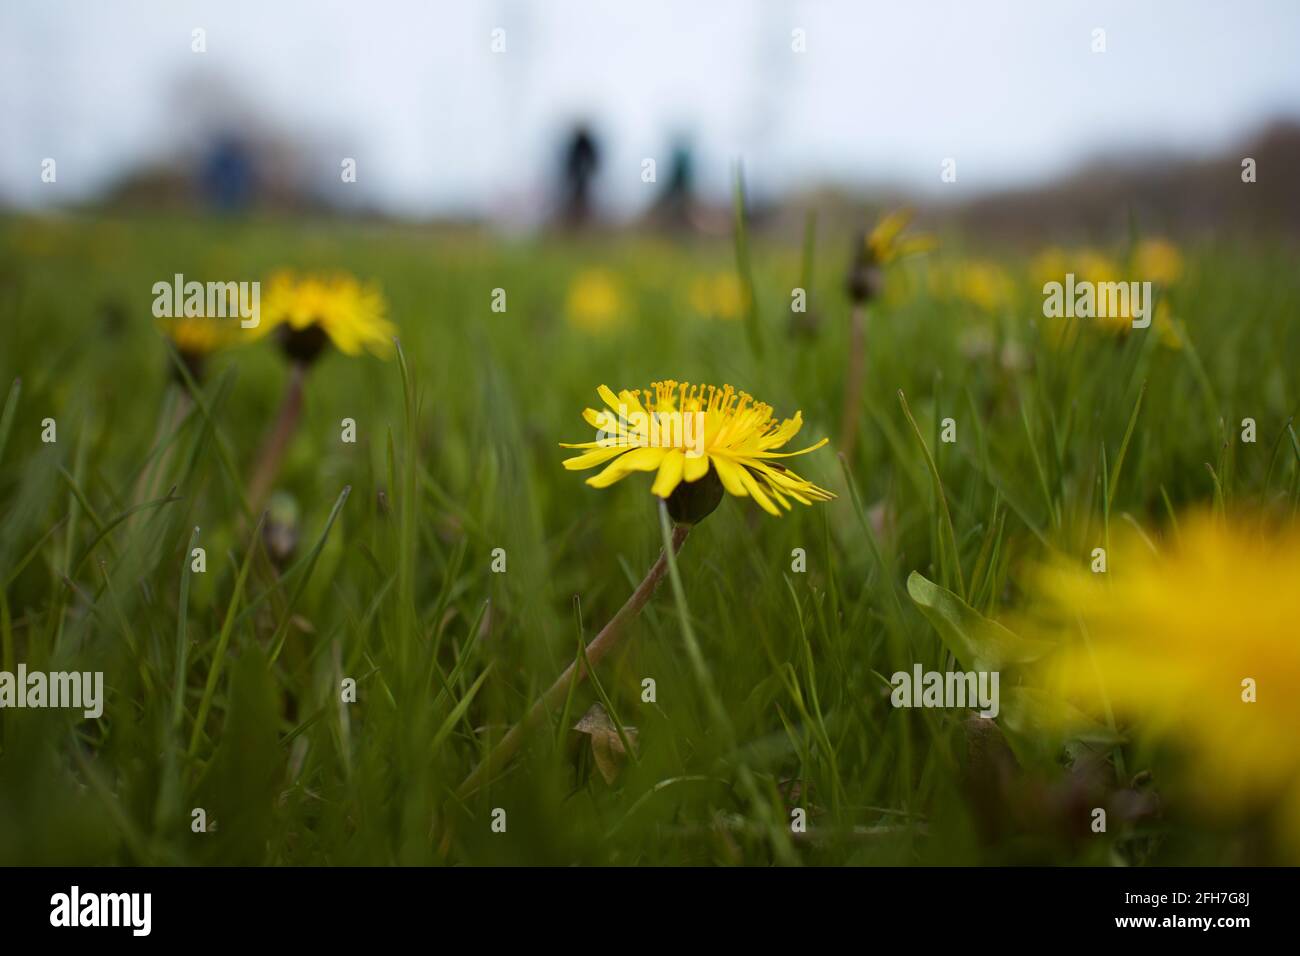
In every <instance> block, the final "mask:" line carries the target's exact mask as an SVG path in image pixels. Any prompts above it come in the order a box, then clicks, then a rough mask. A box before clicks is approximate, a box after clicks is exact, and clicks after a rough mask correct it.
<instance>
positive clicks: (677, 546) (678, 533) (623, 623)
mask: <svg viewBox="0 0 1300 956" xmlns="http://www.w3.org/2000/svg"><path fill="white" fill-rule="evenodd" d="M689 533H690V528H689V527H688V526H686V525H676V526H674V528H673V532H672V540H671V543H672V551H673V554H674V555H676V554H677V552H679V551H681V549H682V545H683V544H684V543H685V542H686V536H687V534H689ZM667 571H668V552H667V550H666V549H665V550H663V551H660V553H659V559H658V560H657V561H655V563H654V566H653V567H651V568H650V570H649V572H647V573H646V576H645V579H644V580H643V581H642V582H641V583H640V584H639V585H638V586H637V589H636V590H635V591H633V592H632V596H631V597H629V598H628V599H627V603H626V604H624V605H623V606H622V607H621V608H620V609H619V611H618V613H617V614H615V615H614V616H613V617H612V618H610V620H609V623H608V624H606V625H605V627H604V628H603V629H602V630H601V632H600V633H599V634H597V635H596V636H595V637H594V638H592V641H591V643H590V644H588V645H587V650H586V654H585V657H586V664H587V666H586V667H580V666H579V664H580V661H579V660H577V659H575V660H574V661H573V663H571V664H570V665H569V666H568V667H567V668H565V671H564V673H563V674H561V675H560V676H559V677H558V678H557V679H556V681H555V683H554V684H552V685H551V687H550V689H549V690H547V691H546V693H544V694H543V695H542V696H541V697H539V698H538V699H537V701H536V702H535V703H534V704H533V706H532V707H531V708H529V710H528V713H527V714H526V715H525V716H524V718H523V719H522V720H520V721H519V723H517V724H515V725H514V726H513V727H511V728H510V730H508V731H507V732H506V735H505V736H504V737H502V738H501V739H500V740H499V741H498V742H497V744H496V746H495V747H493V748H492V750H491V751H490V752H489V753H488V755H487V756H486V757H484V758H483V761H482V762H481V763H480V764H479V765H478V767H476V768H475V770H474V772H473V773H471V774H470V775H469V776H468V777H467V778H466V779H465V782H464V783H462V784H461V785H460V787H459V789H457V791H456V795H457V796H458V797H460V798H462V799H464V798H465V797H468V796H469V795H470V794H472V793H473V792H474V791H475V790H477V789H478V788H479V787H481V786H482V785H483V784H484V782H486V780H487V779H488V778H489V777H490V776H491V775H492V774H493V773H495V772H496V771H497V770H499V769H501V768H502V767H504V766H505V764H506V763H507V762H508V761H509V760H510V758H511V757H513V756H514V754H515V751H517V750H518V749H519V745H520V744H521V743H522V742H523V739H524V736H525V734H527V733H528V731H529V730H531V729H532V728H533V727H534V726H535V725H536V724H537V723H538V722H539V721H540V720H541V719H542V718H543V717H544V716H545V715H546V714H547V713H548V712H549V711H553V710H555V709H556V708H557V707H558V706H559V705H560V704H561V703H562V702H563V700H564V698H565V697H566V696H567V694H568V693H569V688H570V687H576V686H577V685H578V684H579V683H581V681H582V679H583V678H584V677H586V676H587V669H588V668H589V667H595V666H596V665H597V664H599V663H600V662H601V660H602V659H604V657H605V656H606V655H607V654H609V653H610V651H612V650H614V648H616V647H618V646H619V644H621V643H622V641H623V638H624V636H625V635H626V633H627V625H628V624H630V623H631V622H632V621H633V620H634V619H635V618H636V616H637V615H638V614H640V613H641V609H642V608H643V607H645V606H646V604H647V603H648V602H649V601H650V598H651V597H652V596H653V595H654V593H655V590H656V589H657V588H658V587H659V583H660V582H661V581H662V580H663V577H664V574H665V573H666V572H667Z"/></svg>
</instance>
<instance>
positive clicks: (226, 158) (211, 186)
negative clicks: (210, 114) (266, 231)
mask: <svg viewBox="0 0 1300 956" xmlns="http://www.w3.org/2000/svg"><path fill="white" fill-rule="evenodd" d="M255 185H256V184H255V177H254V170H253V155H252V151H251V150H250V149H249V148H248V147H247V146H246V145H245V144H244V142H243V141H242V140H241V139H239V137H237V136H233V135H231V134H228V133H226V134H221V135H219V136H217V137H216V138H215V139H214V140H213V142H212V144H211V145H210V146H209V147H208V150H207V153H206V155H205V156H204V157H203V161H202V168H201V170H200V186H201V189H202V192H203V198H204V199H205V200H206V201H207V202H208V203H210V204H211V205H213V206H215V207H216V208H217V209H219V210H221V211H223V212H239V211H241V210H244V209H246V208H248V206H249V205H250V204H251V203H252V201H253V191H254V187H255Z"/></svg>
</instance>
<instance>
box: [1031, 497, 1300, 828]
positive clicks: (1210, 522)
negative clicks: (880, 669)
mask: <svg viewBox="0 0 1300 956" xmlns="http://www.w3.org/2000/svg"><path fill="white" fill-rule="evenodd" d="M1296 581H1300V531H1297V529H1295V528H1294V527H1292V528H1290V529H1288V530H1285V531H1277V530H1269V529H1268V528H1266V527H1265V526H1263V525H1259V524H1252V523H1249V522H1246V521H1243V520H1241V519H1237V520H1235V521H1231V522H1225V521H1223V520H1215V519H1214V518H1212V517H1210V516H1205V515H1202V516H1196V517H1194V518H1193V519H1191V520H1190V521H1184V523H1183V525H1182V530H1181V534H1180V536H1179V539H1178V541H1177V542H1176V543H1175V544H1173V545H1172V547H1171V548H1169V549H1168V550H1167V551H1164V552H1161V553H1153V552H1152V546H1151V544H1150V543H1149V542H1148V541H1147V540H1146V539H1144V538H1142V537H1141V536H1139V535H1137V534H1134V535H1133V536H1132V537H1131V538H1127V539H1123V540H1122V541H1120V542H1117V546H1114V547H1112V549H1111V559H1110V571H1109V573H1107V574H1105V575H1098V574H1093V573H1091V571H1090V570H1089V569H1087V568H1080V567H1078V566H1070V567H1065V566H1055V567H1051V568H1048V569H1046V570H1044V571H1043V572H1041V574H1040V576H1039V578H1038V583H1039V585H1040V588H1041V595H1042V597H1043V599H1044V605H1043V606H1042V607H1041V608H1040V609H1039V610H1038V611H1037V612H1036V614H1035V616H1034V617H1033V618H1032V621H1033V623H1032V624H1030V625H1029V626H1031V627H1034V628H1036V629H1037V630H1038V631H1039V633H1040V635H1042V636H1048V637H1054V638H1056V639H1058V640H1059V641H1060V642H1061V645H1062V651H1061V653H1059V654H1058V655H1055V656H1054V658H1053V660H1052V662H1051V663H1050V664H1048V665H1047V666H1046V677H1047V680H1048V683H1049V686H1053V687H1055V688H1056V689H1057V690H1058V691H1059V692H1060V693H1059V699H1062V700H1064V699H1067V698H1069V699H1071V700H1073V701H1074V702H1077V703H1079V704H1081V705H1082V706H1083V707H1084V708H1085V709H1088V710H1091V711H1092V712H1094V713H1098V714H1102V713H1105V712H1106V710H1107V709H1108V708H1109V709H1113V712H1114V713H1115V715H1116V716H1117V717H1120V718H1126V719H1129V720H1132V721H1133V722H1134V724H1135V726H1136V727H1137V728H1140V729H1143V730H1145V731H1147V732H1149V733H1150V734H1152V735H1154V736H1156V737H1157V738H1160V739H1164V740H1169V741H1171V742H1173V743H1174V744H1175V745H1177V746H1179V747H1180V748H1181V750H1182V752H1183V753H1184V754H1185V755H1186V756H1187V757H1189V758H1190V759H1191V761H1192V764H1191V767H1192V769H1193V771H1194V773H1195V778H1196V783H1195V785H1194V786H1193V787H1191V790H1192V792H1193V793H1194V794H1195V795H1197V796H1199V797H1200V798H1202V799H1204V800H1205V801H1206V802H1207V804H1208V806H1207V809H1219V810H1227V811H1235V810H1246V811H1249V810H1251V809H1256V808H1258V807H1259V806H1261V805H1262V804H1268V805H1272V806H1275V807H1279V808H1281V810H1282V817H1281V820H1280V823H1281V824H1282V826H1283V828H1284V829H1285V830H1287V832H1289V833H1290V834H1291V835H1292V837H1293V838H1294V840H1293V843H1292V851H1293V853H1300V735H1298V734H1297V733H1296V730H1297V728H1300V589H1297V588H1296V586H1295V582H1296ZM1080 630H1082V633H1083V637H1084V639H1083V640H1079V639H1078V635H1079V634H1080ZM1248 679H1249V681H1251V682H1253V685H1252V688H1253V687H1257V688H1258V691H1257V693H1258V698H1257V701H1255V702H1247V693H1248V691H1247V690H1246V689H1245V688H1246V686H1247V681H1248Z"/></svg>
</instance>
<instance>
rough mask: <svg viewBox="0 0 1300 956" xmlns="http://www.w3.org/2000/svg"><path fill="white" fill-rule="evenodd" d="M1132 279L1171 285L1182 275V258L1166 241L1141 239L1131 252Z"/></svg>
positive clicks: (1172, 245) (1175, 248)
mask: <svg viewBox="0 0 1300 956" xmlns="http://www.w3.org/2000/svg"><path fill="white" fill-rule="evenodd" d="M1133 273H1134V276H1133V277H1134V278H1135V279H1138V280H1140V281H1144V282H1154V283H1156V284H1157V285H1173V283H1175V282H1177V281H1178V278H1179V276H1181V275H1182V274H1183V256H1182V253H1180V252H1179V251H1178V247H1177V246H1175V245H1174V244H1173V243H1172V242H1170V241H1169V240H1167V239H1143V240H1142V241H1141V242H1139V243H1138V244H1137V246H1136V248H1134V250H1133Z"/></svg>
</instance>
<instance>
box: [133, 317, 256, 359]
mask: <svg viewBox="0 0 1300 956" xmlns="http://www.w3.org/2000/svg"><path fill="white" fill-rule="evenodd" d="M154 321H155V323H156V325H157V327H158V331H160V332H162V334H163V335H165V336H167V338H168V339H170V340H171V342H172V344H173V345H175V346H176V351H177V352H180V353H181V355H184V356H187V357H190V358H202V357H204V356H207V355H211V354H212V353H213V352H216V351H219V350H220V349H223V348H226V347H227V346H230V345H233V344H234V343H235V342H236V341H238V340H239V339H240V338H241V336H240V333H241V332H243V333H244V335H243V336H242V337H243V338H246V339H247V338H252V335H251V333H253V332H254V331H255V330H253V329H243V328H241V327H240V325H239V320H238V319H234V318H231V319H218V318H208V317H207V316H179V317H177V318H160V319H155V320H154Z"/></svg>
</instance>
